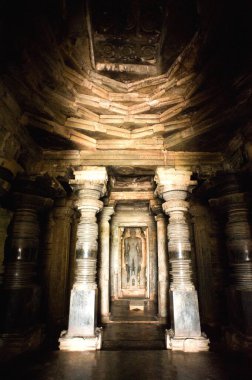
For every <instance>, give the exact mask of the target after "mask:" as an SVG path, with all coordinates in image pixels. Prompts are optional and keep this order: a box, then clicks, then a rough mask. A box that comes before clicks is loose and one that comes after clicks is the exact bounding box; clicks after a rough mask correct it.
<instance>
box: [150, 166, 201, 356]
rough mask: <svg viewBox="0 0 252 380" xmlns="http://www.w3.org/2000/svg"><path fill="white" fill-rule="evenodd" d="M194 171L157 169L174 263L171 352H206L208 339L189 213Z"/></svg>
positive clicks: (169, 251)
mask: <svg viewBox="0 0 252 380" xmlns="http://www.w3.org/2000/svg"><path fill="white" fill-rule="evenodd" d="M191 174H192V173H191V172H189V171H178V170H174V169H168V168H164V167H161V168H157V170H156V176H155V180H156V182H157V184H158V186H157V190H156V193H157V194H158V195H159V196H160V197H162V198H163V199H164V200H165V203H163V205H162V207H163V210H164V212H165V213H166V214H167V215H169V225H168V253H169V264H170V305H171V323H172V330H169V331H168V332H167V335H166V344H167V348H168V349H172V350H182V351H205V350H207V349H208V340H207V339H205V338H204V337H202V336H201V328H200V320H199V307H198V297H197V292H196V290H195V289H194V284H193V281H192V263H191V244H190V240H189V226H188V222H187V213H188V209H189V203H188V202H187V200H186V199H187V196H188V191H189V190H190V189H191V187H192V186H194V185H196V182H195V181H191V179H190V177H191Z"/></svg>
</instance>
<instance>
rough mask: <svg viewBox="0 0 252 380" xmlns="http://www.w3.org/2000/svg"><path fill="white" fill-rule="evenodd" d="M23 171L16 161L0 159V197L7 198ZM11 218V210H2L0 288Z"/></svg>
mask: <svg viewBox="0 0 252 380" xmlns="http://www.w3.org/2000/svg"><path fill="white" fill-rule="evenodd" d="M22 171H23V169H22V168H21V166H19V165H18V164H17V163H16V161H14V160H12V159H6V158H3V157H0V197H2V196H5V195H6V194H7V193H8V192H9V190H10V188H11V183H12V181H13V180H14V178H15V177H16V175H17V173H19V172H22ZM11 217H12V213H11V212H10V211H9V210H5V209H3V208H0V287H1V286H2V283H3V272H4V267H3V260H4V245H5V239H6V237H7V228H8V225H9V223H10V220H11Z"/></svg>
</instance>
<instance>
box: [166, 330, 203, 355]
mask: <svg viewBox="0 0 252 380" xmlns="http://www.w3.org/2000/svg"><path fill="white" fill-rule="evenodd" d="M165 343H166V349H167V350H172V351H184V352H200V351H208V350H209V339H207V338H206V337H205V336H203V335H202V336H197V337H190V338H187V337H179V338H176V337H175V336H174V332H173V330H165Z"/></svg>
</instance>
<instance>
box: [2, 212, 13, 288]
mask: <svg viewBox="0 0 252 380" xmlns="http://www.w3.org/2000/svg"><path fill="white" fill-rule="evenodd" d="M11 217H12V212H10V211H9V210H5V209H3V208H0V287H1V286H2V284H3V275H4V266H3V261H4V245H5V239H6V237H7V228H8V225H9V224H10V220H11Z"/></svg>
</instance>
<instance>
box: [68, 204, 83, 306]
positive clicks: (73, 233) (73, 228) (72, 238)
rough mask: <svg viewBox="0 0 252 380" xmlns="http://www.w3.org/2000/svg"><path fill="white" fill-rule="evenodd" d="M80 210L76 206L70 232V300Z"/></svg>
mask: <svg viewBox="0 0 252 380" xmlns="http://www.w3.org/2000/svg"><path fill="white" fill-rule="evenodd" d="M80 216H81V214H80V211H79V210H77V209H76V208H75V209H74V213H73V216H72V223H71V232H70V248H69V269H68V291H67V293H68V296H67V298H68V300H69V299H70V294H71V289H72V287H73V284H74V269H75V260H76V243H77V228H78V224H79V223H80ZM67 313H69V302H68V305H67Z"/></svg>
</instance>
